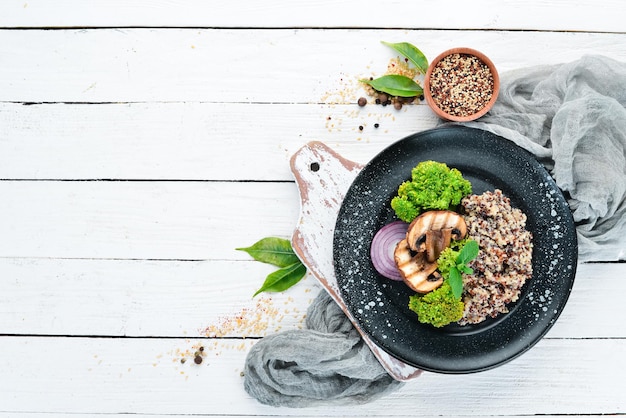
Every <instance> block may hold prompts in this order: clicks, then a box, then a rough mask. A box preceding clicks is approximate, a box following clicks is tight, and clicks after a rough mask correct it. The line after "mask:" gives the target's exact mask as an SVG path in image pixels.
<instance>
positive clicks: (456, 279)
mask: <svg viewBox="0 0 626 418" xmlns="http://www.w3.org/2000/svg"><path fill="white" fill-rule="evenodd" d="M448 283H449V284H450V287H451V288H452V294H453V295H454V297H455V298H457V299H461V295H462V294H463V277H461V273H460V272H459V270H458V269H457V268H456V267H452V268H451V269H450V275H449V276H448Z"/></svg>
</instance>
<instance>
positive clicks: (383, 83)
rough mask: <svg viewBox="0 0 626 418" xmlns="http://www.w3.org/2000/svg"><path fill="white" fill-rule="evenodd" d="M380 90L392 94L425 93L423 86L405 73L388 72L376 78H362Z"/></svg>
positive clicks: (405, 95) (408, 95)
mask: <svg viewBox="0 0 626 418" xmlns="http://www.w3.org/2000/svg"><path fill="white" fill-rule="evenodd" d="M361 81H362V82H363V83H366V84H369V85H370V86H372V87H374V88H375V89H376V90H378V91H382V92H385V93H389V94H391V95H392V96H399V97H415V96H420V95H421V94H422V93H424V90H423V89H422V87H421V86H420V85H419V84H417V83H416V82H415V81H413V80H412V79H410V78H409V77H407V76H404V75H398V74H388V75H384V76H382V77H378V78H375V79H374V80H361Z"/></svg>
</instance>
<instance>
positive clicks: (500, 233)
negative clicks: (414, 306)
mask: <svg viewBox="0 0 626 418" xmlns="http://www.w3.org/2000/svg"><path fill="white" fill-rule="evenodd" d="M461 204H462V205H463V207H464V208H465V214H464V218H465V222H466V224H467V227H468V236H469V237H470V238H472V239H474V240H475V241H477V242H478V245H479V247H480V252H479V254H478V257H476V258H475V259H474V260H473V261H472V262H471V263H470V264H469V266H470V267H471V268H473V269H474V273H473V274H471V275H466V276H465V277H464V278H463V287H464V294H463V297H464V302H465V312H464V314H463V318H462V319H461V320H460V321H459V324H461V325H466V324H476V323H479V322H481V321H483V320H485V319H486V318H488V317H492V318H493V317H495V316H497V315H498V314H500V313H506V312H508V307H507V304H509V303H511V302H515V301H516V300H517V299H518V298H519V295H520V291H521V289H522V286H523V285H524V283H525V282H526V280H527V279H529V278H530V277H531V276H532V248H533V244H532V234H531V233H530V232H529V231H527V230H526V215H525V214H524V213H523V212H522V211H521V210H519V209H517V208H513V207H511V202H510V199H509V198H508V197H506V196H504V195H503V194H502V191H501V190H497V189H496V190H495V191H493V192H485V193H483V194H482V195H471V196H468V197H466V198H464V199H463V200H462V202H461Z"/></svg>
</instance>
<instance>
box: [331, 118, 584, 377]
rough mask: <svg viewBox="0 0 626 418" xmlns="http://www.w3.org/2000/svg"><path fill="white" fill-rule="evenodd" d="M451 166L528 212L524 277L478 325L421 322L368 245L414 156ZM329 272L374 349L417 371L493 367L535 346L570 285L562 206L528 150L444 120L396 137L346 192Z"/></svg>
mask: <svg viewBox="0 0 626 418" xmlns="http://www.w3.org/2000/svg"><path fill="white" fill-rule="evenodd" d="M424 160H434V161H440V162H444V163H446V164H448V166H450V167H454V168H457V169H459V170H460V171H461V172H462V174H463V176H464V177H465V178H466V179H468V180H469V181H470V182H471V183H472V187H473V192H474V193H476V194H480V193H482V192H484V191H486V190H494V189H496V188H498V189H500V190H502V192H503V193H504V194H505V195H506V196H508V197H509V198H510V199H511V203H512V205H513V206H514V207H517V208H520V209H521V210H522V211H524V213H526V215H527V223H526V227H527V228H528V229H529V230H530V231H531V232H532V234H533V246H534V247H533V276H532V278H531V279H530V280H528V281H527V282H526V284H525V285H524V287H523V289H522V294H521V296H520V298H519V300H518V301H517V302H516V303H514V304H511V305H509V308H510V312H509V313H507V314H501V315H500V316H498V317H497V318H493V319H488V320H486V321H484V322H482V323H481V324H477V325H467V326H459V325H457V324H450V325H448V326H446V327H442V328H434V327H432V326H430V325H425V324H421V323H419V322H418V320H417V315H416V314H414V313H413V312H411V311H410V310H409V309H408V307H407V305H408V301H409V296H410V295H411V294H413V292H412V291H411V290H410V289H409V288H408V287H407V286H406V285H405V284H404V283H402V282H393V281H390V280H388V279H386V278H385V277H383V276H380V275H379V274H378V273H377V272H376V270H375V269H374V267H373V266H372V263H371V259H370V255H369V254H370V244H371V242H372V238H373V236H374V234H375V233H376V231H378V229H379V228H381V227H382V226H383V225H385V224H387V223H389V222H391V221H393V220H397V218H395V215H394V213H393V210H392V209H391V208H390V202H391V199H392V197H393V196H395V194H396V192H397V189H398V186H399V185H400V184H401V183H402V182H403V181H405V180H408V179H409V178H410V175H411V169H412V168H413V167H415V166H416V165H417V164H418V163H419V162H420V161H424ZM333 247H334V248H333V255H334V262H335V273H336V276H337V281H338V284H339V288H340V291H341V294H342V296H343V298H344V300H345V303H346V305H347V307H348V309H349V310H350V312H351V313H352V314H353V315H354V317H355V318H356V320H357V321H358V323H359V325H360V326H361V327H362V329H363V330H364V332H366V333H367V334H368V335H369V336H370V337H371V338H372V339H373V340H374V341H375V342H376V343H377V344H378V345H379V346H380V347H381V348H382V349H384V350H385V351H387V352H388V353H389V354H391V355H392V356H394V357H397V358H398V359H400V360H402V361H404V362H406V363H408V364H411V365H413V366H415V367H417V368H420V369H423V370H429V371H434V372H442V373H469V372H477V371H481V370H487V369H490V368H493V367H496V366H498V365H501V364H503V363H505V362H507V361H509V360H512V359H513V358H515V357H517V356H519V355H520V354H522V353H524V352H525V351H526V350H528V349H529V348H531V347H532V346H533V345H534V344H535V343H537V342H538V341H539V340H540V339H541V338H542V337H543V336H544V335H545V334H546V332H547V331H548V330H549V329H550V327H551V326H552V325H553V324H554V322H555V321H556V319H557V318H558V316H559V314H560V313H561V311H562V310H563V307H564V306H565V303H566V301H567V298H568V296H569V293H570V290H571V288H572V285H573V283H574V276H575V273H576V263H577V254H578V251H577V240H576V231H575V227H574V223H573V220H572V216H571V212H570V210H569V207H568V205H567V202H566V200H565V199H564V197H563V195H562V193H561V191H560V190H559V189H558V187H557V186H556V184H555V183H554V181H553V180H552V178H551V177H550V175H549V174H548V172H547V171H546V170H545V169H544V167H543V166H542V165H541V164H539V163H538V162H537V161H536V160H535V159H534V158H533V156H532V155H531V154H529V153H528V152H526V151H525V150H523V149H521V148H519V147H518V146H516V145H514V144H512V143H511V142H510V141H508V140H506V139H504V138H501V137H499V136H497V135H494V134H491V133H489V132H486V131H482V130H478V129H472V128H466V127H461V126H445V127H441V128H437V129H432V130H429V131H424V132H421V133H417V134H414V135H411V136H409V137H407V138H405V139H402V140H400V141H398V142H396V143H394V144H392V145H391V146H389V147H388V148H386V149H385V150H384V151H382V152H381V153H380V154H378V155H377V156H376V157H375V158H374V159H373V160H372V161H371V162H370V163H368V164H367V165H366V166H365V167H364V168H363V170H362V171H361V172H360V173H359V175H358V176H357V177H356V179H355V180H354V182H353V183H352V185H351V186H350V189H349V190H348V192H347V194H346V197H345V199H344V202H343V204H342V206H341V209H340V211H339V214H338V218H337V223H336V226H335V235H334V245H333Z"/></svg>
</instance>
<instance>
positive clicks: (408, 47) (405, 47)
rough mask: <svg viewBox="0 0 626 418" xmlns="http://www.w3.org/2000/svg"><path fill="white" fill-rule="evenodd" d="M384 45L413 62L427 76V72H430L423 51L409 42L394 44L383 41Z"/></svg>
mask: <svg viewBox="0 0 626 418" xmlns="http://www.w3.org/2000/svg"><path fill="white" fill-rule="evenodd" d="M382 43H383V44H384V45H387V46H388V47H390V48H393V49H395V50H396V51H397V52H399V53H400V54H402V55H404V56H405V57H407V58H408V59H409V61H411V62H412V63H413V64H414V65H415V67H416V68H417V69H418V70H419V72H420V73H422V74H426V70H428V59H427V58H426V56H425V55H424V54H423V53H422V51H420V50H419V49H417V47H415V46H414V45H412V44H410V43H408V42H399V43H397V44H394V43H390V42H385V41H382Z"/></svg>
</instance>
